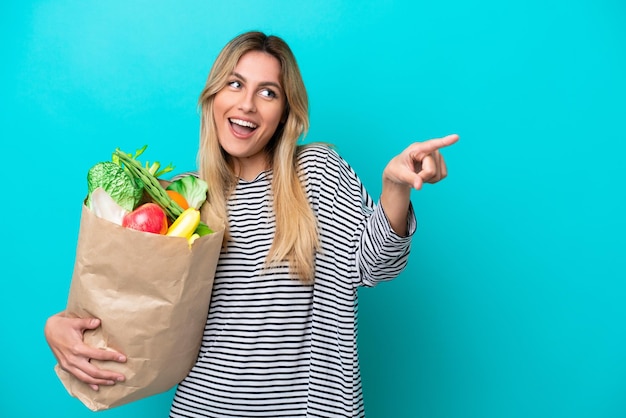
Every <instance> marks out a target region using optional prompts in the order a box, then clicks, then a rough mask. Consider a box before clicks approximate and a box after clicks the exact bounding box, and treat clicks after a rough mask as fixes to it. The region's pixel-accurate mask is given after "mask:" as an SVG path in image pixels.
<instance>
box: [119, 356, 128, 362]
mask: <svg viewBox="0 0 626 418" xmlns="http://www.w3.org/2000/svg"><path fill="white" fill-rule="evenodd" d="M117 361H121V362H125V361H126V357H124V356H119V357H118V358H117Z"/></svg>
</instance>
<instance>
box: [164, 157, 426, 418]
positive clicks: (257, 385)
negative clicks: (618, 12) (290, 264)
mask: <svg viewBox="0 0 626 418" xmlns="http://www.w3.org/2000/svg"><path fill="white" fill-rule="evenodd" d="M298 163H299V165H300V168H301V173H302V180H303V182H304V185H305V188H306V193H307V196H308V199H309V202H310V204H311V205H312V207H313V210H314V212H315V215H316V217H317V220H318V227H319V232H320V244H321V245H320V246H321V248H320V249H319V251H318V253H317V254H316V259H315V262H316V273H315V282H314V284H313V285H303V284H302V283H300V282H299V281H298V280H297V279H294V278H293V277H292V276H291V275H290V274H289V271H288V268H287V266H276V267H271V268H267V267H266V266H265V264H264V262H265V257H266V255H267V253H268V251H269V248H270V246H271V244H272V239H273V237H274V232H275V226H276V225H275V215H274V211H273V209H272V196H271V193H270V184H271V176H272V173H271V171H266V172H263V173H261V174H259V176H258V177H257V178H256V179H254V180H252V181H245V180H240V182H239V184H238V185H237V187H236V189H235V191H234V192H233V194H232V196H231V197H230V199H229V201H228V203H227V205H228V207H227V210H228V216H229V222H230V224H229V227H230V234H231V238H232V240H231V241H230V242H229V244H228V247H227V248H226V249H224V250H223V251H222V254H221V255H220V260H219V262H218V266H217V270H216V274H215V281H214V284H213V293H212V296H211V305H210V308H209V314H208V318H207V323H206V327H205V330H204V337H203V342H202V346H201V349H200V354H199V357H198V361H197V363H196V364H195V366H194V367H193V369H192V370H191V372H190V373H189V375H188V376H187V377H186V378H185V379H184V380H183V381H182V382H181V383H180V384H179V385H178V389H177V391H176V395H175V397H174V401H173V404H172V407H171V411H170V417H172V418H179V417H334V418H336V417H363V416H364V407H363V396H362V390H361V376H360V371H359V361H358V355H357V320H356V318H357V306H358V304H357V288H358V287H359V286H362V285H364V286H373V285H375V284H376V283H378V282H380V281H384V280H390V279H392V278H394V277H396V276H397V275H398V274H399V273H400V272H401V271H402V269H403V268H404V267H405V265H406V263H407V259H408V254H409V249H410V236H411V235H412V234H413V232H414V231H415V224H416V222H415V217H414V214H413V211H412V208H411V210H410V213H409V214H408V218H407V222H408V226H409V236H408V237H400V236H398V235H397V234H395V233H394V232H393V230H392V229H391V227H390V225H389V223H388V221H387V219H386V217H385V215H384V213H383V211H382V208H381V206H380V205H374V202H373V201H372V199H371V197H370V196H369V195H368V193H367V192H366V190H365V189H364V187H363V185H362V183H361V181H360V180H359V178H358V177H357V175H356V174H355V172H354V171H353V170H352V168H351V167H350V166H349V165H348V164H347V163H346V162H345V161H344V160H343V159H342V158H341V157H340V156H339V155H338V154H337V153H336V152H335V151H334V150H332V149H331V148H328V147H326V146H322V145H312V146H307V147H305V148H303V150H302V151H301V152H300V153H299V157H298Z"/></svg>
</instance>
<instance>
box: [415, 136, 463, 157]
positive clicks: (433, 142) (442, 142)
mask: <svg viewBox="0 0 626 418" xmlns="http://www.w3.org/2000/svg"><path fill="white" fill-rule="evenodd" d="M458 140H459V136H458V135H457V134H452V135H447V136H444V137H442V138H436V139H429V140H428V141H424V142H419V143H417V144H415V150H414V151H413V155H416V154H421V155H427V154H430V153H432V152H435V151H437V150H438V149H441V148H444V147H448V146H450V145H452V144H454V143H455V142H457V141H458Z"/></svg>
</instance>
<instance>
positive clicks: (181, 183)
mask: <svg viewBox="0 0 626 418" xmlns="http://www.w3.org/2000/svg"><path fill="white" fill-rule="evenodd" d="M166 189H167V190H173V191H175V192H178V193H180V194H181V195H183V197H184V198H185V200H186V201H187V204H189V206H190V207H193V208H196V209H200V206H202V204H203V203H204V202H205V201H206V196H207V192H208V190H209V188H208V185H207V183H206V182H205V181H204V180H201V179H199V178H197V177H196V176H192V175H188V176H185V177H182V178H179V179H178V180H174V181H173V182H171V183H170V184H169V185H168V186H167V188H166Z"/></svg>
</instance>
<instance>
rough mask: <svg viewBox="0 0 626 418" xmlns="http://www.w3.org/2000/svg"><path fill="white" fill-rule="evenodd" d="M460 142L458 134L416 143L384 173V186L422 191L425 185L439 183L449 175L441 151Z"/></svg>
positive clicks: (386, 168)
mask: <svg viewBox="0 0 626 418" xmlns="http://www.w3.org/2000/svg"><path fill="white" fill-rule="evenodd" d="M458 140H459V136H458V135H456V134H453V135H448V136H444V137H442V138H436V139H430V140H428V141H424V142H415V143H413V144H411V145H409V146H408V147H407V148H406V149H405V150H404V151H402V152H401V153H400V154H398V155H397V156H396V157H394V158H393V159H392V160H391V161H390V162H389V164H387V167H385V171H384V172H383V184H384V183H385V182H391V183H393V184H395V185H396V186H400V185H405V186H409V187H410V188H413V189H418V190H419V189H421V188H422V186H423V184H424V183H437V182H438V181H440V180H443V179H444V178H445V177H446V176H447V175H448V170H447V168H446V163H445V161H444V159H443V155H441V152H439V150H440V149H441V148H443V147H447V146H449V145H452V144H454V143H455V142H456V141H458Z"/></svg>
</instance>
